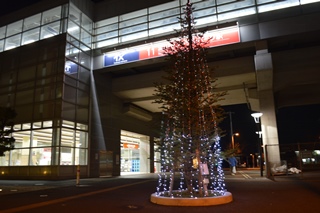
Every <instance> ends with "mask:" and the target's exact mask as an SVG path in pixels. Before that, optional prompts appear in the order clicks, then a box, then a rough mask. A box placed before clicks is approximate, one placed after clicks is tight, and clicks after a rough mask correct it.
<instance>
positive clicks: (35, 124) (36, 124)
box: [32, 122, 42, 129]
mask: <svg viewBox="0 0 320 213" xmlns="http://www.w3.org/2000/svg"><path fill="white" fill-rule="evenodd" d="M41 124H42V122H34V123H33V124H32V128H33V129H39V128H41Z"/></svg>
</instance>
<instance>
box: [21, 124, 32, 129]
mask: <svg viewBox="0 0 320 213" xmlns="http://www.w3.org/2000/svg"><path fill="white" fill-rule="evenodd" d="M22 129H31V124H30V123H24V124H22Z"/></svg>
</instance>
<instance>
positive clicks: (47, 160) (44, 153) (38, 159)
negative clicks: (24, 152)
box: [30, 147, 51, 166]
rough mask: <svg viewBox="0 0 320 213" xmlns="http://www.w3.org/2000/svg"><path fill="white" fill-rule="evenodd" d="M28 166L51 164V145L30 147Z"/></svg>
mask: <svg viewBox="0 0 320 213" xmlns="http://www.w3.org/2000/svg"><path fill="white" fill-rule="evenodd" d="M31 153H32V156H31V162H30V166H47V165H51V147H46V148H33V149H31Z"/></svg>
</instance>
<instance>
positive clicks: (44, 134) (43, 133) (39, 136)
mask: <svg viewBox="0 0 320 213" xmlns="http://www.w3.org/2000/svg"><path fill="white" fill-rule="evenodd" d="M51 145H52V129H38V130H34V131H33V136H32V145H31V146H32V147H42V146H48V147H50V146H51Z"/></svg>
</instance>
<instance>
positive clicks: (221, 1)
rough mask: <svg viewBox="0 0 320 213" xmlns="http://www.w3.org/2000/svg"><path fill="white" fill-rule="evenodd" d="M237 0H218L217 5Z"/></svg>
mask: <svg viewBox="0 0 320 213" xmlns="http://www.w3.org/2000/svg"><path fill="white" fill-rule="evenodd" d="M236 1H237V0H217V5H221V4H228V3H230V2H236Z"/></svg>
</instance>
